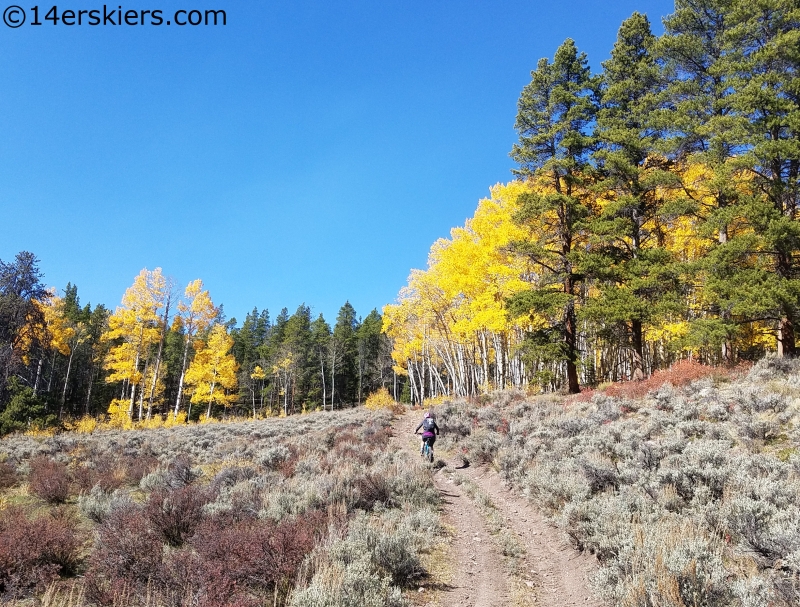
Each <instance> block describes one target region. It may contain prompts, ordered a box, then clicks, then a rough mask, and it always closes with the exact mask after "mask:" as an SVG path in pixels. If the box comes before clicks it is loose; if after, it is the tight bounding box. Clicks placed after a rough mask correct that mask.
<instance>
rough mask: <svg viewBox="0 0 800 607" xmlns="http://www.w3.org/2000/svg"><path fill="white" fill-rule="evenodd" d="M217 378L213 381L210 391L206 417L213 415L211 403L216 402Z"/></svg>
mask: <svg viewBox="0 0 800 607" xmlns="http://www.w3.org/2000/svg"><path fill="white" fill-rule="evenodd" d="M216 385H217V382H216V380H212V381H211V390H209V392H208V411H206V419H209V418H210V417H211V403H213V402H214V388H215V387H216Z"/></svg>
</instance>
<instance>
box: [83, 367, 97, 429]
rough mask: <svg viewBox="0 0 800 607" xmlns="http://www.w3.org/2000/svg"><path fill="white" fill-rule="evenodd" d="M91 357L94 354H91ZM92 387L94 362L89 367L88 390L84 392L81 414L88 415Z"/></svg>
mask: <svg viewBox="0 0 800 607" xmlns="http://www.w3.org/2000/svg"><path fill="white" fill-rule="evenodd" d="M91 356H92V357H93V356H94V354H91ZM93 385H94V362H92V363H91V364H90V365H89V389H88V390H87V391H86V405H85V406H84V408H83V414H84V415H89V408H90V406H91V403H92V386H93Z"/></svg>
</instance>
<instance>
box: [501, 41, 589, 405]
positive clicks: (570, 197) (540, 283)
mask: <svg viewBox="0 0 800 607" xmlns="http://www.w3.org/2000/svg"><path fill="white" fill-rule="evenodd" d="M598 88H599V80H598V79H597V78H596V77H593V76H591V74H590V70H589V66H588V63H587V59H586V54H585V53H580V54H579V53H578V50H577V48H576V46H575V43H574V42H573V41H572V40H569V39H568V40H566V41H565V42H564V43H563V44H562V45H561V46H560V47H559V48H558V50H557V51H556V54H555V57H554V59H553V63H550V62H549V61H548V59H546V58H543V59H540V60H539V63H538V65H537V68H536V70H535V71H533V72H531V82H530V84H528V85H526V86H525V88H524V89H523V91H522V95H521V96H520V98H519V102H518V113H517V120H516V124H515V128H516V129H517V132H518V133H519V143H517V144H515V145H514V147H513V149H512V152H511V156H512V158H514V160H516V161H517V162H518V163H519V164H520V168H519V169H518V170H516V173H517V174H519V175H521V176H523V177H526V178H528V179H529V180H531V181H535V182H536V183H537V184H539V186H540V187H539V188H537V189H535V190H534V191H532V192H531V193H529V194H527V195H526V196H525V197H524V199H523V201H522V208H521V210H520V212H519V213H518V215H517V217H516V220H517V222H518V223H519V224H521V225H523V226H529V227H531V228H532V229H531V235H530V238H529V239H528V240H527V241H525V242H520V243H518V244H517V247H516V250H517V251H518V252H519V253H520V254H522V255H524V256H525V257H526V258H528V259H529V260H530V261H531V262H532V263H533V264H534V265H535V266H537V267H538V272H539V274H538V276H537V280H536V281H535V284H534V287H533V289H532V290H531V291H529V292H527V293H520V294H518V295H516V296H515V297H514V299H513V301H512V302H511V307H512V309H514V310H515V312H516V313H519V312H520V311H521V310H523V309H525V308H528V309H531V310H535V311H536V312H541V313H545V314H548V315H551V316H552V315H554V314H556V311H557V310H560V316H561V318H560V322H559V333H560V342H561V343H560V347H559V350H560V357H561V358H563V360H564V362H565V363H566V375H567V385H568V389H569V391H570V392H571V393H576V392H579V391H580V386H579V383H578V373H577V362H578V358H579V355H578V346H577V338H578V328H577V319H576V313H575V300H576V295H577V291H576V289H577V285H578V283H579V282H580V279H581V277H580V276H579V273H578V272H577V270H576V268H575V265H574V264H575V253H576V248H577V246H578V244H579V241H580V240H581V239H582V238H583V236H582V232H583V224H584V221H585V220H586V218H587V217H588V215H589V214H590V205H591V201H590V198H589V191H588V189H587V187H588V185H589V183H588V181H589V179H590V178H589V169H590V163H589V159H590V154H591V152H592V149H593V147H594V143H595V142H594V138H593V136H592V133H591V132H590V131H591V125H592V123H593V121H594V120H595V116H596V113H597V95H598Z"/></svg>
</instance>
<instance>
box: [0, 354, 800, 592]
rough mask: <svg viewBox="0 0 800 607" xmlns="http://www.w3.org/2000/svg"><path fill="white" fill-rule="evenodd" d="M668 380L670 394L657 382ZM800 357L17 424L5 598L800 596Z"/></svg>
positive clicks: (1, 568)
mask: <svg viewBox="0 0 800 607" xmlns="http://www.w3.org/2000/svg"><path fill="white" fill-rule="evenodd" d="M647 389H649V390H650V391H649V392H647V393H645V394H643V392H645V391H646V390H647ZM799 407H800V363H798V362H796V361H791V360H786V359H778V358H768V359H765V360H763V361H761V362H759V363H758V364H756V365H755V366H753V367H752V368H751V369H749V370H744V369H739V370H735V371H720V370H715V369H711V368H707V367H701V366H699V365H692V364H682V365H678V366H676V367H674V368H673V369H672V370H670V371H668V372H664V373H662V374H659V375H656V376H654V377H653V378H651V380H649V381H648V382H647V383H623V384H613V385H610V386H607V387H606V388H605V389H602V390H598V391H596V392H594V393H589V394H585V395H580V396H577V397H575V396H573V397H565V396H560V395H543V396H526V395H525V394H524V393H522V392H508V391H507V392H497V393H492V394H489V395H485V396H484V397H481V398H480V399H477V400H473V401H467V400H447V401H443V402H441V403H440V404H436V405H435V406H434V407H433V411H434V413H435V415H436V417H437V420H438V423H439V425H440V427H441V429H442V435H441V438H440V440H439V441H438V442H437V444H436V453H437V461H436V462H435V463H434V465H433V466H431V467H426V466H425V465H424V464H422V462H421V460H420V459H419V458H418V456H417V455H416V449H417V442H416V437H414V436H413V435H412V434H411V433H412V432H413V427H414V426H415V425H416V423H418V417H419V412H418V411H410V412H407V413H404V414H402V415H399V416H398V417H395V418H394V419H392V417H391V416H390V414H388V413H385V412H371V411H367V410H365V409H353V410H347V411H339V412H335V413H331V412H320V413H314V414H310V415H303V416H295V417H290V418H286V419H270V420H263V421H258V422H246V423H244V422H241V423H229V424H203V425H194V426H185V427H174V428H162V429H158V430H149V431H104V432H97V433H94V434H90V435H87V434H73V433H63V434H59V435H56V436H53V437H33V436H24V435H14V436H9V437H6V438H5V439H3V441H2V442H0V461H2V462H3V463H2V464H0V486H2V493H0V591H2V593H3V599H4V600H7V601H11V602H12V604H14V601H17V604H19V605H22V604H30V603H29V602H26V601H25V600H24V599H25V598H26V597H40V598H41V599H42V604H46V605H50V606H55V605H64V606H67V605H70V606H74V607H78V606H81V605H92V604H96V605H119V606H127V605H131V606H133V605H183V604H187V603H189V602H190V603H192V604H197V605H236V606H240V605H276V604H277V605H293V606H303V607H305V606H338V605H348V606H349V605H359V606H363V605H366V606H369V607H372V606H375V607H378V606H395V605H396V606H400V605H409V604H413V605H419V606H423V605H430V606H434V605H436V606H440V607H449V606H451V605H452V606H455V605H470V606H475V607H481V606H484V605H514V606H530V605H546V606H553V607H555V606H556V605H559V606H563V605H581V604H582V605H587V604H588V605H598V606H599V605H619V606H621V607H651V606H656V605H658V606H663V607H684V606H690V605H691V606H694V605H703V606H709V607H712V606H720V607H721V606H723V605H724V606H742V607H745V606H747V607H760V606H763V607H783V606H788V605H796V604H798V601H800V590H799V589H800V511H798V510H799V509H800V506H799V504H800V478H799V476H800V457H798V445H800V430H798V427H797V415H798V411H799V410H800V409H799Z"/></svg>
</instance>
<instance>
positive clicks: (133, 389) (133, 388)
mask: <svg viewBox="0 0 800 607" xmlns="http://www.w3.org/2000/svg"><path fill="white" fill-rule="evenodd" d="M138 371H139V353H138V352H137V353H136V362H135V363H134V365H133V372H134V373H136V372H138ZM136 385H137V384H135V383H133V382H131V402H130V404H129V405H128V417H129V418H130V419H133V403H135V402H136Z"/></svg>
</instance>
